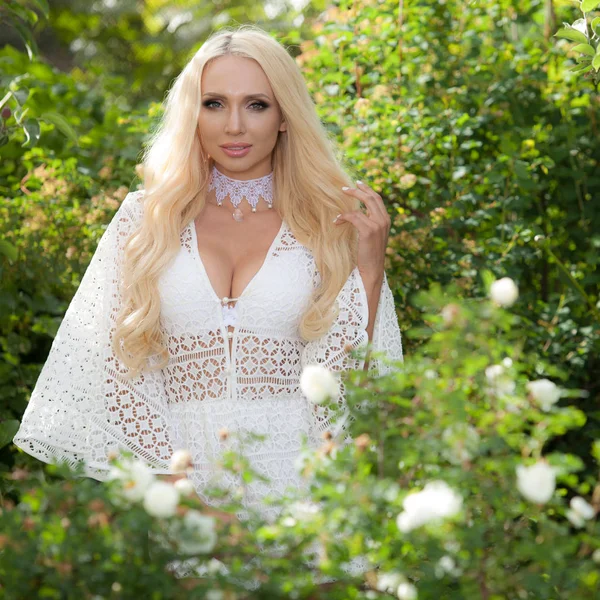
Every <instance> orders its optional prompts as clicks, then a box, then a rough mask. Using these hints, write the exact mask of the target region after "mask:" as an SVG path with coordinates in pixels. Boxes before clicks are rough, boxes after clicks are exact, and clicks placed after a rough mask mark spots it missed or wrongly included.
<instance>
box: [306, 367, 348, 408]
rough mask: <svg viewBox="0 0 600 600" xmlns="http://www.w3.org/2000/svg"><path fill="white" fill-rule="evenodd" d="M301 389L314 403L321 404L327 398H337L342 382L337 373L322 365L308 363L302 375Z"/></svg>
mask: <svg viewBox="0 0 600 600" xmlns="http://www.w3.org/2000/svg"><path fill="white" fill-rule="evenodd" d="M300 389H301V390H302V393H303V394H304V395H305V396H306V398H307V399H308V400H309V401H310V402H312V403H313V404H321V403H323V402H325V401H326V400H327V398H337V397H338V395H339V393H340V384H339V381H338V379H337V378H336V377H335V375H334V374H333V373H332V372H331V371H330V370H329V369H326V368H325V367H323V366H321V365H306V366H305V367H304V369H302V374H301V375H300Z"/></svg>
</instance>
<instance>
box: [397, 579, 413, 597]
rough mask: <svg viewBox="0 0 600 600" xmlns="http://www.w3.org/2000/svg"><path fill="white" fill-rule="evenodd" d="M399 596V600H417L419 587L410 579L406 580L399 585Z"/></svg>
mask: <svg viewBox="0 0 600 600" xmlns="http://www.w3.org/2000/svg"><path fill="white" fill-rule="evenodd" d="M397 594H398V598H399V600H416V598H417V588H416V587H415V586H414V585H413V584H412V583H408V581H404V582H403V583H401V584H400V585H399V586H398V591H397Z"/></svg>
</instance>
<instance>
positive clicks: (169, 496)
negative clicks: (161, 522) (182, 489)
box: [144, 481, 179, 518]
mask: <svg viewBox="0 0 600 600" xmlns="http://www.w3.org/2000/svg"><path fill="white" fill-rule="evenodd" d="M178 503H179V492H178V491H177V490H176V489H175V487H174V486H172V485H171V484H170V483H167V482H166V481H155V482H154V483H153V484H152V485H151V486H150V487H149V488H148V489H147V490H146V493H145V494H144V508H145V509H146V512H147V513H148V514H149V515H152V516H153V517H161V518H165V517H172V516H173V515H174V514H175V512H176V509H177V504H178Z"/></svg>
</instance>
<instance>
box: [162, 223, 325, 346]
mask: <svg viewBox="0 0 600 600" xmlns="http://www.w3.org/2000/svg"><path fill="white" fill-rule="evenodd" d="M267 241H269V240H267ZM200 247H202V249H203V250H209V253H210V247H209V246H202V244H201V245H200ZM200 247H199V245H198V235H197V232H196V227H195V223H194V222H191V223H190V224H189V225H188V226H187V227H185V228H184V230H183V231H182V233H181V238H180V250H179V252H178V253H177V255H176V256H175V258H174V260H173V261H172V262H171V264H170V265H169V267H168V268H167V269H166V270H165V271H164V272H163V273H162V274H161V277H160V278H159V283H158V285H159V294H160V299H161V308H160V310H161V321H162V323H163V327H164V328H165V330H166V331H167V333H168V334H170V335H174V336H177V337H178V338H181V339H184V338H185V339H188V340H189V344H190V347H193V345H194V344H200V342H199V341H198V340H200V339H201V345H202V347H206V345H207V344H212V343H216V342H214V340H213V338H215V337H219V338H221V339H229V348H228V349H229V351H230V356H231V350H232V345H233V343H234V341H235V340H234V337H235V336H237V335H238V334H241V333H244V334H249V333H253V332H255V333H258V334H261V335H263V336H264V335H273V336H276V337H290V338H296V337H297V336H298V324H299V322H300V318H301V316H302V314H303V312H304V310H305V309H306V308H307V306H308V302H309V301H310V295H311V293H312V290H313V285H314V259H313V257H312V254H311V253H310V251H309V250H308V249H307V248H306V247H304V246H303V245H302V244H300V243H298V242H297V240H296V239H295V237H294V236H293V234H292V232H291V231H290V230H289V229H288V227H287V225H286V223H285V221H282V222H281V224H280V226H279V230H278V231H277V233H276V235H275V237H274V238H273V239H272V240H271V242H270V245H269V247H268V248H266V249H265V248H264V247H263V248H261V251H260V252H258V248H256V251H255V252H253V253H252V258H250V256H247V257H245V258H244V259H243V260H241V262H238V263H237V268H235V267H236V265H235V264H234V260H233V259H232V256H233V255H231V254H229V255H226V257H225V258H224V259H223V260H222V261H221V262H219V260H217V259H216V260H214V261H211V272H212V273H213V275H214V278H213V279H211V278H210V277H209V273H208V270H207V268H206V267H205V264H204V263H203V261H202V256H201V254H200ZM240 256H241V255H240ZM205 258H207V261H208V260H210V259H213V258H215V255H213V254H206V255H205ZM238 259H239V257H238ZM207 264H208V262H207ZM219 265H221V266H219ZM218 271H221V272H220V274H217V272H218ZM226 291H227V292H230V293H223V292H226ZM221 294H222V295H221ZM234 294H237V295H234ZM224 296H227V297H228V298H235V299H236V300H235V301H233V302H230V303H228V305H227V307H228V308H227V309H224V304H223V297H224ZM230 312H231V316H232V317H234V318H231V319H228V318H227V317H228V313H230ZM228 334H231V335H228Z"/></svg>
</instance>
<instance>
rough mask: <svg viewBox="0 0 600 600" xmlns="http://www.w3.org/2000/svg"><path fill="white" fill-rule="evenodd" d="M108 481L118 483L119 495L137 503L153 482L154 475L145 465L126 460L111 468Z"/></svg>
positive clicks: (140, 462)
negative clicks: (119, 483)
mask: <svg viewBox="0 0 600 600" xmlns="http://www.w3.org/2000/svg"><path fill="white" fill-rule="evenodd" d="M108 480H109V481H115V480H116V481H120V482H121V486H122V487H121V489H120V490H119V495H120V496H122V497H123V498H125V499H126V500H129V501H131V502H137V501H139V500H141V499H142V498H143V497H144V494H145V493H146V490H147V489H148V487H149V486H150V485H151V484H152V483H153V482H154V474H153V473H152V471H151V470H150V468H149V467H148V465H146V463H144V462H142V461H140V460H136V459H131V458H126V459H123V460H122V461H121V466H113V467H111V468H110V471H109V473H108Z"/></svg>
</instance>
